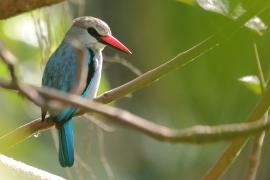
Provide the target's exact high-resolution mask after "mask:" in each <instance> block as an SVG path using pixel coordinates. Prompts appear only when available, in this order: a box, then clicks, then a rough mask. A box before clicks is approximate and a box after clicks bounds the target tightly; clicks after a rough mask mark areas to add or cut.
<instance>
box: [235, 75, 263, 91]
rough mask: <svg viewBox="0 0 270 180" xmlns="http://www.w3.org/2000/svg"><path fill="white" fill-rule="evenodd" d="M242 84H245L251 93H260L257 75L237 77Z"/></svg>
mask: <svg viewBox="0 0 270 180" xmlns="http://www.w3.org/2000/svg"><path fill="white" fill-rule="evenodd" d="M238 80H239V81H240V82H242V84H243V85H244V86H246V87H247V88H248V89H249V90H251V91H252V92H253V93H255V94H257V95H261V94H262V90H261V86H260V81H259V79H258V77H257V76H254V75H250V76H244V77H241V78H239V79H238Z"/></svg>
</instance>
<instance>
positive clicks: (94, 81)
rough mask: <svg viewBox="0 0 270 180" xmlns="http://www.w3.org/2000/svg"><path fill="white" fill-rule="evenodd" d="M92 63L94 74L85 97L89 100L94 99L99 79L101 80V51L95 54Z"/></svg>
mask: <svg viewBox="0 0 270 180" xmlns="http://www.w3.org/2000/svg"><path fill="white" fill-rule="evenodd" d="M93 61H94V65H95V73H94V75H93V77H92V79H91V85H90V89H89V91H88V92H87V97H88V98H90V99H92V98H94V97H96V95H97V91H98V87H99V83H100V79H101V70H102V63H103V57H102V53H101V51H98V52H96V53H95V56H94V58H93Z"/></svg>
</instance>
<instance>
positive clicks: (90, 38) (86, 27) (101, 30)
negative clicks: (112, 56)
mask: <svg viewBox="0 0 270 180" xmlns="http://www.w3.org/2000/svg"><path fill="white" fill-rule="evenodd" d="M65 39H67V40H76V41H79V42H80V43H81V44H82V45H83V46H85V47H87V48H91V49H93V50H95V51H101V50H103V49H104V47H105V46H106V45H109V46H111V47H114V48H116V49H118V50H120V51H123V52H125V53H129V54H131V52H130V50H129V49H128V48H127V47H126V46H124V45H123V44H122V43H121V42H120V41H118V40H117V39H116V38H114V37H113V36H112V33H111V30H110V27H109V26H108V25H107V24H106V23H105V22H104V21H102V20H100V19H98V18H94V17H91V16H84V17H79V18H76V19H74V21H73V24H72V26H71V28H70V29H69V31H68V32H67V34H66V37H65Z"/></svg>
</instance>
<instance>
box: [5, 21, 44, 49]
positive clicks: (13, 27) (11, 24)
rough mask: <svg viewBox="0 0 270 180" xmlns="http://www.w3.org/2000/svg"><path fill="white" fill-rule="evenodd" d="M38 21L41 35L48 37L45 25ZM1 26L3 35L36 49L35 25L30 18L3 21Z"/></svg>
mask: <svg viewBox="0 0 270 180" xmlns="http://www.w3.org/2000/svg"><path fill="white" fill-rule="evenodd" d="M40 21H41V22H40V24H41V30H42V33H43V35H44V36H45V37H46V36H47V35H48V32H47V28H46V24H45V22H44V21H42V19H41V20H40ZM3 24H4V26H3V30H4V33H5V35H6V36H8V37H9V38H11V39H15V40H20V41H23V42H25V43H27V44H30V45H32V46H35V47H38V38H37V36H36V30H35V23H34V20H33V18H31V17H30V16H18V17H16V18H12V19H9V20H8V21H5V22H4V23H3Z"/></svg>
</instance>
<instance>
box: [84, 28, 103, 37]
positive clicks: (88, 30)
mask: <svg viewBox="0 0 270 180" xmlns="http://www.w3.org/2000/svg"><path fill="white" fill-rule="evenodd" d="M87 32H88V33H89V34H90V35H91V36H93V37H94V38H96V39H97V38H99V37H100V34H98V32H97V31H96V30H95V29H94V28H92V27H90V28H87Z"/></svg>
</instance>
